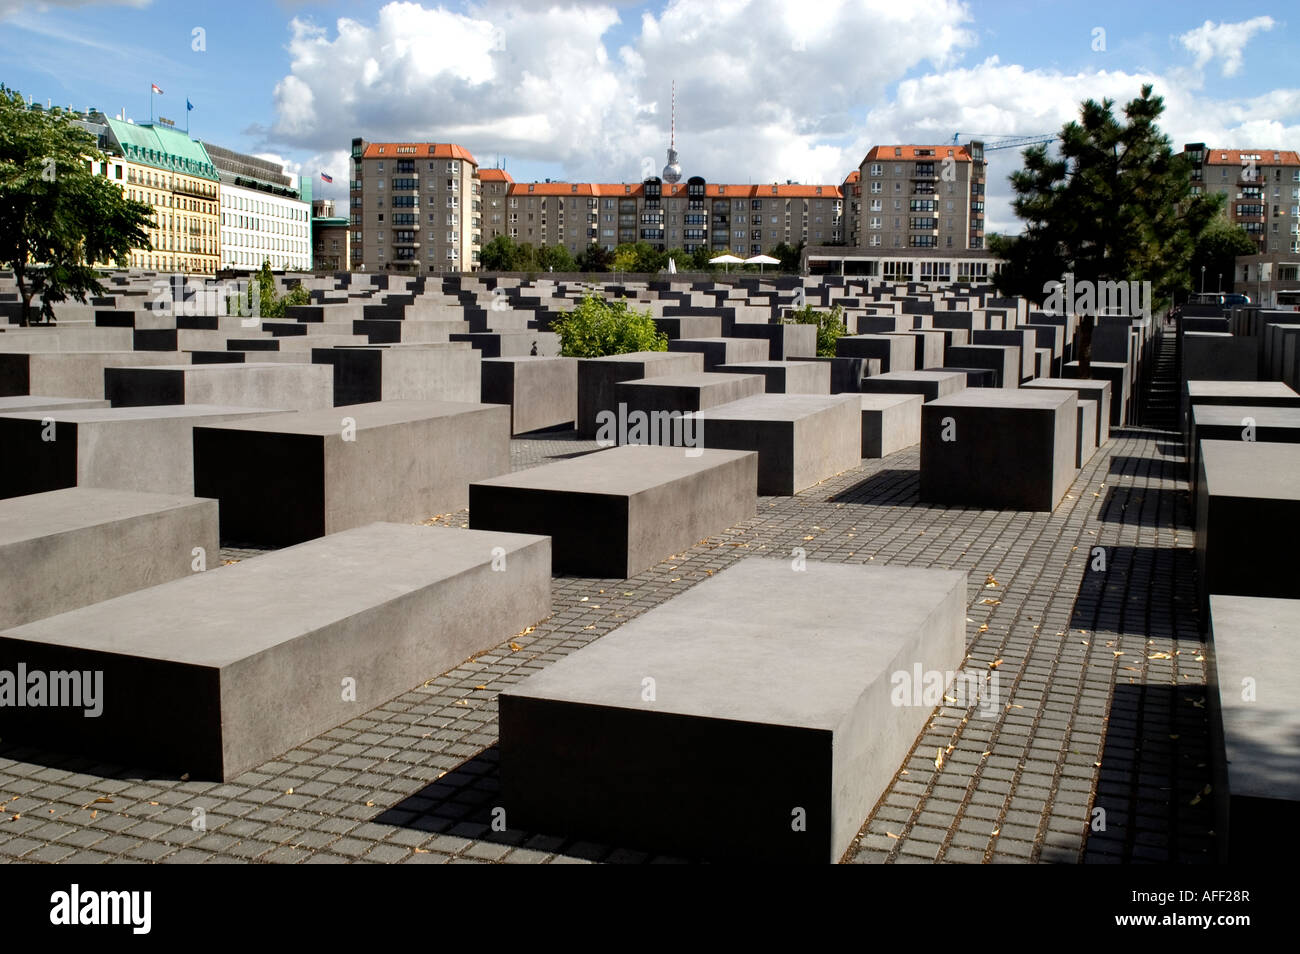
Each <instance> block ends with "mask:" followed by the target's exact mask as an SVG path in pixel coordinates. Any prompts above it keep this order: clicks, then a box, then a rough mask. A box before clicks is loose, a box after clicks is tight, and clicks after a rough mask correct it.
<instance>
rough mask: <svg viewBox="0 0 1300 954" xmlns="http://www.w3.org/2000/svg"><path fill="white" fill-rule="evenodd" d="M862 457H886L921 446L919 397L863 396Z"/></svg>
mask: <svg viewBox="0 0 1300 954" xmlns="http://www.w3.org/2000/svg"><path fill="white" fill-rule="evenodd" d="M860 399H861V401H862V456H863V457H885V456H887V455H889V454H892V453H894V452H895V451H900V450H902V449H903V448H905V447H911V446H912V445H913V444H917V443H920V440H921V405H922V404H923V403H924V400H923V398H922V397H921V395H919V394H863V395H861V398H860Z"/></svg>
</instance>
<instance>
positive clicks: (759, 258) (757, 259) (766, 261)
mask: <svg viewBox="0 0 1300 954" xmlns="http://www.w3.org/2000/svg"><path fill="white" fill-rule="evenodd" d="M745 264H746V265H757V266H758V274H760V275H762V274H763V266H764V265H780V264H781V260H780V259H779V258H773V257H772V256H771V255H755V256H754V257H753V258H747V259H745Z"/></svg>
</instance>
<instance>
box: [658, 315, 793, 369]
mask: <svg viewBox="0 0 1300 954" xmlns="http://www.w3.org/2000/svg"><path fill="white" fill-rule="evenodd" d="M756 327H771V326H768V325H762V326H756ZM668 350H669V351H670V352H674V353H677V354H684V353H695V354H699V355H700V356H701V357H702V358H703V360H704V370H705V371H712V370H713V369H714V368H716V367H717V366H718V365H720V364H737V363H739V362H742V361H767V360H768V359H769V358H770V356H771V345H770V343H769V342H768V340H767V339H766V338H678V339H677V340H676V341H669V342H668Z"/></svg>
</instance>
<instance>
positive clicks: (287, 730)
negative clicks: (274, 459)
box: [0, 523, 551, 781]
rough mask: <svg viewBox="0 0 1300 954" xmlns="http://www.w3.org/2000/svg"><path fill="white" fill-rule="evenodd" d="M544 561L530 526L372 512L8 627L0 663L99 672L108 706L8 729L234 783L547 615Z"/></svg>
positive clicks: (9, 715)
mask: <svg viewBox="0 0 1300 954" xmlns="http://www.w3.org/2000/svg"><path fill="white" fill-rule="evenodd" d="M550 572H551V560H550V543H549V541H547V540H546V539H545V538H542V537H532V536H522V535H519V534H507V533H477V532H471V531H467V530H459V529H452V528H445V527H417V526H407V525H399V524H383V523H381V524H371V525H369V526H365V527H359V528H355V529H353V530H347V531H344V532H342V533H336V534H331V535H330V536H328V537H324V538H322V539H320V540H314V541H312V542H310V543H306V544H303V545H301V546H297V547H291V548H289V549H285V550H280V551H278V552H275V553H268V554H264V555H262V556H258V557H254V558H252V559H248V560H243V561H241V562H239V563H236V564H233V565H230V566H223V567H220V568H218V569H214V570H211V571H209V572H207V573H199V574H194V575H192V576H190V577H187V578H185V579H180V580H175V581H173V582H170V583H164V584H162V585H160V586H155V587H150V588H149V589H147V590H140V591H138V592H135V593H131V594H127V595H125V596H119V597H117V598H116V599H112V600H108V601H105V602H101V603H96V604H94V605H93V606H87V607H83V608H82V609H77V610H73V611H71V612H68V613H62V614H60V615H58V616H53V617H50V618H49V619H44V620H40V621H37V622H34V623H28V624H26V625H24V626H19V627H14V628H12V629H9V630H6V631H5V632H3V633H2V634H0V669H4V670H9V671H14V670H15V666H16V664H17V663H18V662H19V661H21V662H24V663H25V664H26V666H27V668H28V670H29V671H32V670H72V669H78V670H83V671H84V670H92V671H93V670H100V671H102V672H103V712H102V714H100V715H99V716H98V717H96V718H86V717H85V715H84V713H83V712H82V710H80V709H67V708H62V709H60V708H50V707H46V708H41V709H36V708H14V709H8V710H6V712H5V716H6V732H5V741H6V742H11V743H18V744H23V745H33V746H39V747H41V748H48V749H51V750H57V751H66V752H72V753H75V754H80V755H84V756H87V757H89V758H92V759H95V760H96V761H100V760H104V761H114V762H119V763H125V764H128V765H130V766H133V767H139V768H142V769H145V770H164V771H168V772H174V773H183V772H188V773H189V774H190V776H191V777H193V778H195V779H205V780H215V781H221V780H230V779H233V778H235V777H236V776H238V775H239V774H241V773H243V772H245V771H247V770H249V769H251V768H254V767H256V766H258V765H260V764H262V763H263V762H265V761H267V760H268V759H272V758H274V757H276V756H277V755H279V754H281V753H283V752H285V751H288V750H289V749H292V748H294V747H295V746H297V745H300V744H301V743H303V742H305V741H306V740H308V739H311V738H314V737H315V736H317V735H319V734H320V733H322V732H325V731H327V730H329V729H331V728H333V727H334V726H337V725H341V724H342V723H344V722H346V721H348V720H349V719H353V718H355V717H357V716H359V715H362V714H363V713H365V712H367V711H369V710H371V709H373V708H375V707H376V706H380V705H383V704H384V703H385V702H388V701H389V700H390V699H392V698H393V697H395V696H397V695H399V694H400V693H402V692H405V691H407V690H409V689H411V688H412V687H413V686H418V685H420V683H421V682H423V681H424V680H426V679H430V678H432V677H434V676H437V675H440V674H441V673H444V672H446V671H448V670H450V669H452V668H453V667H455V666H457V665H459V664H460V663H461V662H463V661H464V660H465V659H466V658H468V657H469V656H472V655H474V654H475V653H480V652H483V651H484V650H486V649H489V648H491V647H493V646H496V645H498V644H500V643H502V642H504V641H505V640H508V639H509V638H510V637H511V636H513V635H514V634H516V633H518V632H520V631H521V630H523V629H525V628H526V627H528V626H530V625H532V624H534V623H536V622H538V621H539V620H540V619H542V618H544V617H545V616H547V615H549V613H550V611H551V576H550ZM467 608H472V611H467ZM349 690H350V691H349ZM353 700H355V701H353Z"/></svg>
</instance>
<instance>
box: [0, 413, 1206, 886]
mask: <svg viewBox="0 0 1300 954" xmlns="http://www.w3.org/2000/svg"><path fill="white" fill-rule="evenodd" d="M1160 416H1162V417H1163V415H1160ZM1161 423H1163V424H1165V425H1166V426H1168V424H1169V423H1170V422H1169V421H1167V420H1164V421H1161ZM594 448H595V445H594V444H593V443H591V442H582V441H577V440H574V439H572V438H569V437H561V436H555V435H548V436H543V437H539V438H536V439H531V440H519V441H515V442H514V443H513V447H512V453H513V457H514V464H515V467H516V469H520V468H524V467H528V466H533V465H536V464H538V463H542V462H544V461H546V460H549V459H553V458H557V457H562V456H565V455H570V454H574V453H581V452H583V451H586V450H591V449H594ZM1182 464H1183V461H1182V457H1181V448H1180V446H1179V445H1178V443H1177V439H1176V437H1175V435H1174V434H1172V433H1171V432H1169V431H1166V430H1155V429H1143V430H1139V429H1132V430H1127V431H1120V432H1118V433H1116V434H1114V435H1113V436H1112V440H1111V442H1110V444H1109V445H1108V446H1107V447H1106V448H1105V449H1103V451H1102V452H1101V453H1099V454H1098V455H1097V456H1096V457H1095V458H1094V459H1093V460H1092V461H1091V462H1090V463H1089V464H1088V465H1087V466H1086V467H1085V468H1084V469H1083V471H1082V472H1081V473H1080V475H1079V478H1078V479H1077V480H1076V481H1075V483H1074V486H1073V487H1072V488H1071V490H1070V491H1069V496H1068V497H1067V498H1066V500H1065V501H1064V502H1063V503H1062V505H1061V506H1060V507H1059V508H1058V509H1057V510H1056V512H1055V513H1052V514H1050V515H1049V514H1028V513H1003V512H994V511H977V510H960V509H949V508H942V507H933V506H926V505H921V504H919V503H918V502H917V487H918V480H917V450H916V448H912V449H910V450H907V451H903V452H900V453H898V454H895V455H893V456H891V457H888V458H886V459H885V460H881V461H870V462H864V464H863V465H862V466H861V467H859V468H857V469H855V470H853V471H850V472H848V473H845V474H842V475H839V476H837V477H835V478H834V479H832V480H828V481H826V482H825V483H823V484H821V485H819V486H817V487H815V488H812V489H810V490H808V491H806V492H804V493H802V494H799V495H798V496H795V497H763V498H760V499H759V505H758V509H757V513H756V514H755V516H754V517H753V518H752V519H751V520H749V521H746V522H745V523H743V524H741V525H739V526H736V527H732V528H731V529H729V530H728V531H726V532H725V533H722V534H719V535H717V536H715V537H711V538H709V539H707V540H704V541H701V542H700V543H699V544H697V545H696V546H694V547H692V548H691V549H690V550H688V551H687V552H685V553H683V554H680V555H678V556H676V557H674V558H672V559H669V560H666V561H664V562H663V563H661V564H659V565H658V566H656V567H654V568H652V569H650V570H647V571H646V572H644V573H641V574H639V575H637V576H636V577H633V578H632V579H629V580H600V579H585V578H576V577H564V578H560V579H557V580H556V581H555V586H554V615H552V616H551V617H550V618H549V619H547V620H546V621H545V622H543V623H541V624H540V625H538V626H537V627H536V628H535V629H533V630H531V631H528V632H525V633H521V634H518V635H516V636H514V637H512V638H511V639H509V640H506V641H505V642H503V643H502V644H501V645H500V646H498V647H497V648H496V649H494V650H492V651H490V652H486V653H483V654H482V655H480V656H478V657H476V658H474V659H472V660H469V661H467V662H465V663H464V664H462V665H461V666H459V667H457V668H456V669H455V670H453V671H452V672H449V673H447V674H445V675H443V676H439V677H436V678H432V679H430V680H429V681H428V682H426V683H424V684H423V685H420V686H417V687H415V688H413V689H412V690H411V691H410V692H407V693H405V694H404V695H402V696H400V697H398V698H397V699H394V700H393V701H392V702H390V703H388V704H386V705H384V706H381V707H379V708H378V709H375V710H373V711H371V712H368V713H366V714H365V715H363V716H360V717H358V718H356V719H353V720H352V721H351V722H349V723H347V724H346V725H344V726H342V727H340V728H338V729H335V730H332V731H330V732H327V733H325V734H324V735H322V736H320V737H319V738H316V739H313V740H312V741H310V742H308V743H306V744H304V745H303V746H301V747H300V748H297V749H294V750H293V751H291V752H287V753H285V755H284V756H283V757H282V758H280V759H278V760H276V761H274V762H269V763H267V764H266V765H263V766H261V767H260V768H258V769H257V770H256V771H252V772H248V773H246V774H245V775H243V776H241V777H239V778H238V779H236V780H235V781H233V782H231V783H229V784H213V783H203V782H194V781H189V780H176V779H158V778H150V777H143V776H141V775H140V774H139V773H135V772H131V771H129V770H124V769H121V768H119V767H115V766H103V765H96V764H94V763H91V762H88V761H86V760H84V759H72V758H63V757H59V756H57V755H53V754H51V753H46V752H35V751H31V750H26V749H20V748H15V747H12V746H4V745H3V744H0V802H2V803H3V809H2V811H3V814H0V860H5V861H9V860H14V859H22V860H24V861H75V862H101V861H166V862H209V863H217V862H229V861H250V860H257V861H278V862H312V863H333V862H340V863H341V862H347V861H369V862H406V863H439V862H456V863H466V862H500V861H504V862H506V863H511V862H515V863H528V862H550V863H567V862H573V861H614V862H620V861H622V862H639V861H655V860H660V861H662V860H672V859H655V858H649V857H647V856H646V855H644V854H642V853H640V852H637V851H635V850H631V849H629V848H626V847H622V846H611V845H597V844H590V843H584V842H566V841H563V840H561V839H558V838H555V837H552V836H549V835H545V834H538V833H531V832H519V831H511V830H507V831H506V832H500V833H498V832H494V831H492V830H491V827H490V826H491V820H492V815H491V812H492V808H493V807H494V806H495V804H496V799H497V793H498V785H497V765H496V749H495V746H494V744H495V742H496V738H497V732H496V697H497V694H498V693H499V692H500V691H501V690H502V689H504V688H506V687H508V686H511V685H513V684H515V683H517V682H519V681H520V680H521V679H523V678H525V677H527V676H528V675H529V674H531V673H533V672H535V671H537V670H538V669H541V668H543V667H545V666H546V665H548V664H549V663H551V662H553V661H555V660H557V659H559V658H561V657H563V656H564V655H566V654H568V653H570V652H572V651H573V650H575V649H579V648H581V647H582V646H585V645H586V644H588V643H590V642H591V641H592V640H595V639H598V638H599V637H600V636H602V635H604V634H605V633H608V632H609V631H611V630H612V629H614V628H615V627H616V626H618V625H619V624H621V623H622V622H624V621H626V620H627V619H629V618H631V617H633V616H636V615H637V614H639V613H641V612H644V611H645V610H647V609H649V608H651V607H653V606H656V605H658V604H660V603H662V602H664V601H665V600H667V599H669V598H671V597H672V596H674V595H676V594H677V593H680V592H682V591H683V590H685V589H687V588H689V587H691V586H693V585H694V584H695V583H698V582H699V581H700V580H703V579H705V578H706V577H707V576H709V575H710V574H712V573H714V572H716V571H718V570H721V569H723V568H724V567H726V566H728V565H730V564H731V563H733V562H734V561H736V560H738V559H741V558H743V557H747V556H754V555H757V556H766V557H771V558H780V559H789V558H790V554H791V551H792V550H793V549H794V548H795V547H802V548H804V549H805V550H806V552H807V557H808V559H810V560H825V561H830V562H837V563H879V564H894V565H907V566H920V567H942V568H946V569H960V570H965V571H967V573H968V575H969V588H968V595H969V609H968V622H967V640H968V647H969V658H968V662H967V664H968V666H969V667H970V668H972V669H975V670H977V671H980V672H985V673H989V674H990V675H991V674H993V673H996V675H997V679H998V689H999V697H998V700H997V704H996V705H994V706H992V707H991V709H990V708H989V707H986V708H983V709H982V708H981V707H980V706H979V705H978V704H976V705H972V706H971V707H970V708H963V709H958V708H954V707H952V706H951V705H945V706H943V707H941V708H940V709H938V710H937V711H936V713H935V715H934V717H933V719H932V720H931V722H930V724H929V725H928V727H927V728H926V730H925V731H924V733H923V735H922V737H921V739H920V740H919V741H918V743H917V745H916V747H915V749H914V750H913V752H912V754H911V756H910V757H909V758H908V759H907V761H906V763H905V764H904V765H902V766H900V769H899V773H898V775H897V776H896V778H895V779H894V781H893V783H892V784H891V785H890V787H889V789H888V791H887V792H886V793H885V795H884V797H883V798H882V799H881V801H880V803H879V804H878V805H877V806H876V807H875V809H874V811H873V812H872V814H871V816H870V817H869V818H868V819H867V820H866V823H865V824H864V826H863V829H862V831H861V833H860V835H859V838H858V839H857V841H856V842H855V844H854V845H853V847H852V848H851V849H850V851H849V852H848V855H847V857H846V860H848V861H852V862H858V863H868V862H933V861H952V862H981V861H989V862H1024V861H1044V862H1119V861H1182V862H1186V861H1209V860H1211V859H1212V856H1213V835H1212V833H1211V828H1212V825H1213V806H1214V797H1215V796H1214V794H1213V793H1211V792H1209V791H1208V789H1207V786H1208V785H1209V782H1210V768H1209V762H1210V755H1209V740H1208V728H1207V720H1206V715H1207V709H1206V688H1205V683H1206V664H1205V658H1204V655H1203V653H1202V649H1203V644H1202V642H1201V639H1200V637H1199V635H1198V628H1199V620H1198V614H1197V607H1196V598H1195V578H1194V568H1193V562H1194V561H1193V551H1192V546H1193V542H1194V538H1193V534H1192V531H1191V528H1190V525H1189V513H1188V501H1187V493H1186V482H1185V480H1184V479H1183V476H1182V473H1181V469H1182ZM465 519H466V515H465V514H464V513H463V512H462V513H458V514H449V515H444V516H443V517H441V518H439V519H438V521H437V522H438V523H442V524H446V525H450V526H460V525H463V524H464V523H465ZM1098 548H1100V549H1098ZM225 555H226V557H227V558H239V557H243V556H248V555H249V554H247V553H243V552H235V551H227V553H226V554H225ZM773 770H774V771H779V770H780V767H779V766H773Z"/></svg>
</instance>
